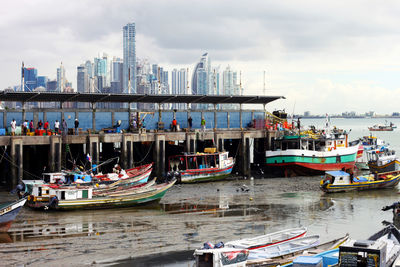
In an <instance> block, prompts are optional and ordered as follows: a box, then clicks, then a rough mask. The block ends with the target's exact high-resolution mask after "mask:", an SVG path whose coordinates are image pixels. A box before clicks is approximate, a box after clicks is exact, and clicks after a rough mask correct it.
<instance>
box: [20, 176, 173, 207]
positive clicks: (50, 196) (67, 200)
mask: <svg viewBox="0 0 400 267" xmlns="http://www.w3.org/2000/svg"><path fill="white" fill-rule="evenodd" d="M175 182H176V180H173V181H171V182H167V183H163V184H156V185H152V186H150V187H146V188H144V189H143V190H137V189H132V190H125V191H123V192H120V193H115V194H111V195H105V196H100V197H96V196H93V187H89V186H85V187H76V188H71V187H68V186H65V187H58V188H52V187H51V186H48V185H42V186H37V188H36V187H34V188H33V195H30V196H28V201H27V205H28V206H29V207H31V208H34V209H55V210H72V209H95V208H115V207H126V206H135V205H138V204H143V203H147V202H151V201H156V200H160V199H161V198H162V197H163V196H164V195H165V193H166V192H167V190H168V189H169V188H171V187H172V186H173V185H174V184H175ZM46 186H47V188H46ZM36 189H37V190H36Z"/></svg>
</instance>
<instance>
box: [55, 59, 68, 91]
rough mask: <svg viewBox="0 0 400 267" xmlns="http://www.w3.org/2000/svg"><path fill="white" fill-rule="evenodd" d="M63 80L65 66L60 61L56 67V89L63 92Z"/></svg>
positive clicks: (64, 79) (64, 80)
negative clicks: (59, 64)
mask: <svg viewBox="0 0 400 267" xmlns="http://www.w3.org/2000/svg"><path fill="white" fill-rule="evenodd" d="M65 82H66V78H65V68H64V66H63V65H62V62H61V66H60V67H59V68H57V91H59V92H64V89H65Z"/></svg>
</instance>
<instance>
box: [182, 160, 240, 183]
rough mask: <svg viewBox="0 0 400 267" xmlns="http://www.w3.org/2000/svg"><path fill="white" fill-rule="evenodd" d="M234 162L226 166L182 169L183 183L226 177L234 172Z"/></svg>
mask: <svg viewBox="0 0 400 267" xmlns="http://www.w3.org/2000/svg"><path fill="white" fill-rule="evenodd" d="M233 166H234V163H232V164H230V165H228V166H227V167H226V168H223V169H219V168H207V169H195V170H185V171H181V183H196V182H209V181H216V180H222V179H225V178H226V177H227V176H229V174H231V173H232V169H233Z"/></svg>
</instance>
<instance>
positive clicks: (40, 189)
mask: <svg viewBox="0 0 400 267" xmlns="http://www.w3.org/2000/svg"><path fill="white" fill-rule="evenodd" d="M38 189H39V191H38V196H39V197H40V196H42V188H41V187H39V188H38Z"/></svg>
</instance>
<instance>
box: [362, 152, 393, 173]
mask: <svg viewBox="0 0 400 267" xmlns="http://www.w3.org/2000/svg"><path fill="white" fill-rule="evenodd" d="M367 160H368V167H369V170H370V171H371V172H372V173H375V172H378V173H381V172H390V171H397V170H400V161H399V160H398V158H397V156H396V152H395V151H394V150H389V149H387V148H385V149H380V150H370V151H367Z"/></svg>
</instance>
